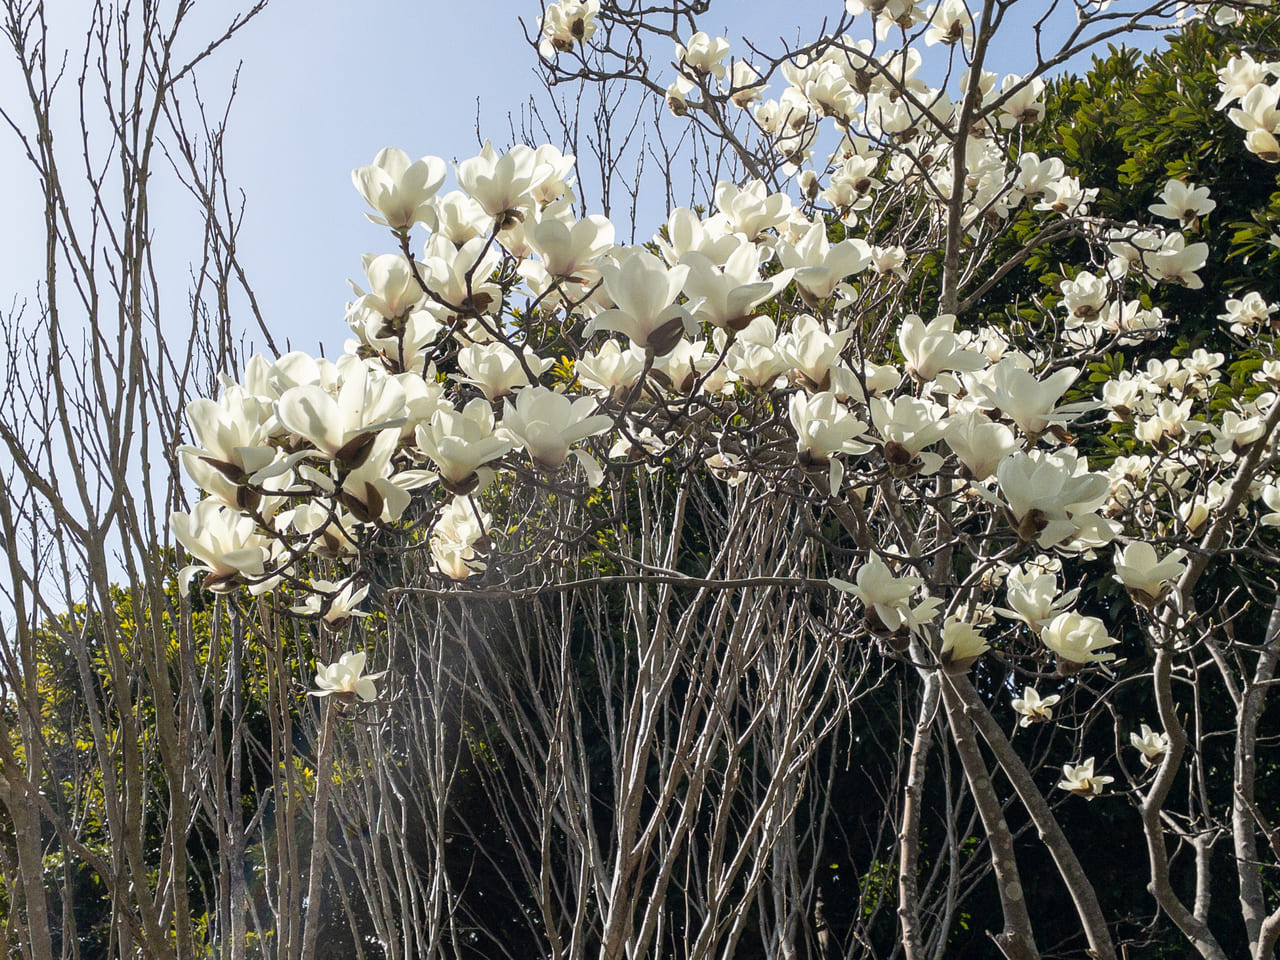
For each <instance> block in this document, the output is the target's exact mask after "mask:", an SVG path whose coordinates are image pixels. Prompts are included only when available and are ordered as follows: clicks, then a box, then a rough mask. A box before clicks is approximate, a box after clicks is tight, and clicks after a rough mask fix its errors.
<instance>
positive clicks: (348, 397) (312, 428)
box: [276, 362, 405, 468]
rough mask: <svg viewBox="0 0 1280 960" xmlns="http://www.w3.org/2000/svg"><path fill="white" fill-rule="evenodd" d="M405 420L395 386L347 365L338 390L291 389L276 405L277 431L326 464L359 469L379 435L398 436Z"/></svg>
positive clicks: (402, 396)
mask: <svg viewBox="0 0 1280 960" xmlns="http://www.w3.org/2000/svg"><path fill="white" fill-rule="evenodd" d="M404 414H405V394H404V388H403V387H401V386H400V382H399V381H398V380H396V379H395V377H392V376H390V375H388V374H386V373H383V372H381V370H379V369H375V368H373V367H369V366H366V365H364V364H363V363H358V362H357V363H354V364H348V365H347V366H346V367H345V368H344V370H343V374H342V380H341V383H340V385H339V386H338V388H337V390H336V391H334V392H332V393H331V392H330V391H328V390H326V389H324V388H323V387H320V386H318V385H316V384H310V383H308V384H302V385H301V386H297V387H290V388H289V389H288V390H286V391H285V392H284V393H283V394H282V395H281V397H280V400H279V402H278V403H277V404H276V417H277V418H278V419H279V421H280V423H281V425H282V426H283V427H284V428H285V429H286V430H288V431H289V432H290V433H292V434H294V435H295V436H296V437H298V438H299V439H301V440H304V441H306V442H307V443H309V444H311V446H313V447H314V448H315V449H316V450H317V451H318V452H319V453H321V454H323V455H324V456H325V457H326V458H327V459H330V460H338V461H341V462H342V463H344V464H346V465H347V466H350V467H352V468H354V467H358V466H360V464H361V463H363V462H364V460H363V458H364V456H366V455H367V454H368V451H369V448H370V447H371V446H372V444H373V442H374V437H375V435H376V434H377V433H378V432H379V431H381V430H384V429H387V428H390V427H394V428H396V430H397V431H398V430H399V427H400V420H401V418H403V417H404Z"/></svg>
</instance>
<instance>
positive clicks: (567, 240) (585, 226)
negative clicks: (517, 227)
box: [527, 215, 614, 282]
mask: <svg viewBox="0 0 1280 960" xmlns="http://www.w3.org/2000/svg"><path fill="white" fill-rule="evenodd" d="M527 236H528V241H529V246H530V247H532V248H533V250H534V252H536V253H537V254H538V256H539V257H541V258H542V263H543V267H544V268H545V269H546V271H547V273H548V274H549V275H550V276H552V277H557V278H562V279H571V278H572V279H576V280H578V281H579V282H581V281H582V280H584V279H588V278H591V277H594V276H596V275H597V274H596V271H595V268H594V265H593V264H594V261H595V260H597V259H598V258H599V257H600V255H601V254H603V253H605V252H606V251H607V250H608V249H609V248H610V247H612V246H613V236H614V228H613V224H612V223H611V222H610V221H609V219H608V218H607V217H602V216H598V215H592V216H589V217H584V218H583V219H581V220H576V221H574V222H573V223H565V222H564V221H562V220H557V219H555V218H554V217H546V216H544V217H540V218H539V219H538V222H537V223H535V224H534V225H533V227H532V229H530V230H529V231H528V232H527Z"/></svg>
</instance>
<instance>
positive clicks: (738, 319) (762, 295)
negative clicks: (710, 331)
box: [680, 243, 792, 330]
mask: <svg viewBox="0 0 1280 960" xmlns="http://www.w3.org/2000/svg"><path fill="white" fill-rule="evenodd" d="M680 262H681V263H683V264H685V265H686V266H687V267H688V268H689V274H688V277H687V278H686V280H685V283H684V291H685V293H686V294H687V295H688V296H689V298H690V301H691V305H690V309H691V312H692V314H693V319H694V320H696V321H698V322H699V323H702V322H706V323H710V324H713V325H714V326H717V327H725V328H727V329H729V330H741V329H742V328H743V327H745V326H746V325H747V324H749V323H750V322H751V320H752V318H753V317H754V316H755V309H756V307H758V306H759V305H760V304H762V303H764V302H765V301H766V300H771V299H773V298H774V297H776V296H777V295H778V292H779V291H780V290H782V288H783V287H785V286H786V285H787V284H788V283H790V282H791V273H792V271H790V270H783V271H781V272H780V273H777V274H775V275H774V276H772V277H770V278H769V279H767V280H761V279H760V253H759V251H758V250H757V249H756V248H755V246H754V245H753V244H750V243H743V244H742V245H740V246H739V247H738V249H737V250H735V251H734V252H733V253H732V254H730V256H729V259H728V260H727V261H725V264H724V267H723V269H722V268H721V267H720V266H719V265H718V264H716V263H715V262H714V261H713V260H712V259H711V258H710V257H708V256H707V255H706V254H705V253H700V252H699V251H697V250H690V251H689V252H688V253H685V254H684V255H683V256H681V257H680Z"/></svg>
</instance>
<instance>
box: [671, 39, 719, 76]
mask: <svg viewBox="0 0 1280 960" xmlns="http://www.w3.org/2000/svg"><path fill="white" fill-rule="evenodd" d="M728 52H729V41H728V40H726V39H725V38H724V37H716V38H715V39H714V40H713V39H712V38H711V37H710V36H709V35H708V34H706V33H704V32H702V31H701V30H699V31H698V32H697V33H695V34H694V35H693V36H692V37H690V38H689V43H688V44H687V45H686V44H682V43H677V44H676V62H677V63H679V64H680V65H681V66H682V67H684V68H686V69H687V70H689V71H691V72H692V73H694V74H695V75H697V76H706V75H707V74H711V75H712V76H714V77H715V78H716V79H717V80H720V79H723V78H724V72H725V67H724V64H723V63H721V62H720V61H721V60H723V59H724V58H725V55H726V54H727V53H728Z"/></svg>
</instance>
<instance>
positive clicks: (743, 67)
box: [729, 60, 767, 110]
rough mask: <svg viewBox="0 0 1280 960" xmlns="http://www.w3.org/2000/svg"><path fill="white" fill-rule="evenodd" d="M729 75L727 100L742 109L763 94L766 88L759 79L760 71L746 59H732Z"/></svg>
mask: <svg viewBox="0 0 1280 960" xmlns="http://www.w3.org/2000/svg"><path fill="white" fill-rule="evenodd" d="M729 77H730V80H729V82H730V87H729V90H730V93H729V100H730V101H731V102H732V103H733V105H734V106H735V107H739V108H740V109H743V110H745V109H746V108H747V107H749V106H750V105H751V104H752V103H754V102H755V101H757V100H759V99H760V98H761V97H762V96H764V91H765V90H766V89H767V88H766V87H765V85H764V84H763V83H762V82H761V81H760V72H759V71H758V70H756V68H755V67H753V66H752V65H751V64H749V63H748V62H747V61H746V60H735V61H733V70H732V71H731V72H730V74H729Z"/></svg>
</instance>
